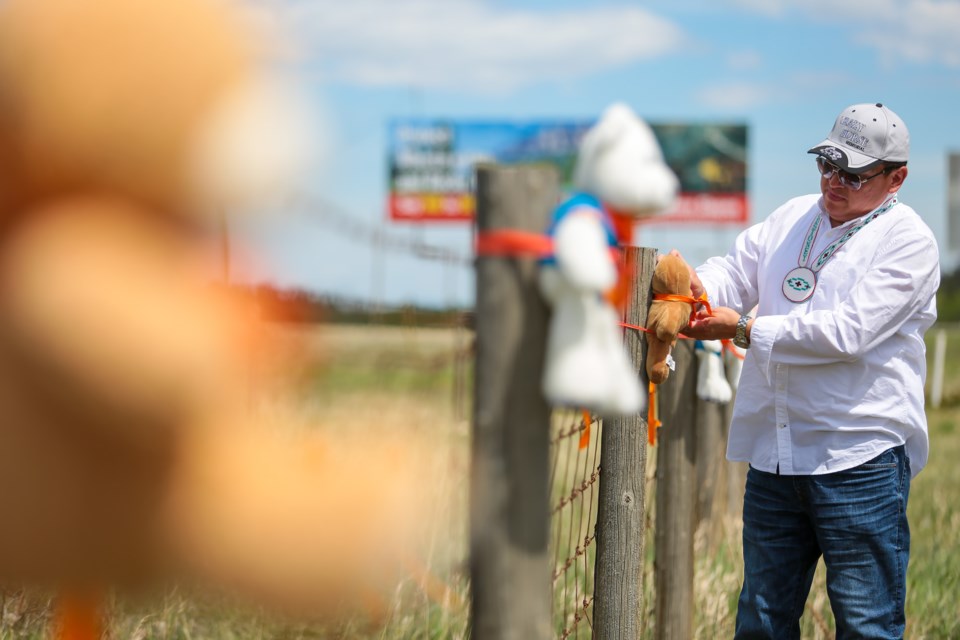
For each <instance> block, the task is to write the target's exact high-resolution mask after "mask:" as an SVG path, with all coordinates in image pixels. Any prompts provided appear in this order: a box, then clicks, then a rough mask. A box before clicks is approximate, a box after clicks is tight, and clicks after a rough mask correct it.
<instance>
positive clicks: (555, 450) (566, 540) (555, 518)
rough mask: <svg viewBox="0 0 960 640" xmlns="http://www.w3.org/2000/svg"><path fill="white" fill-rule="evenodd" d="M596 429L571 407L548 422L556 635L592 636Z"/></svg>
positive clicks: (597, 460) (597, 473)
mask: <svg viewBox="0 0 960 640" xmlns="http://www.w3.org/2000/svg"><path fill="white" fill-rule="evenodd" d="M601 429H602V422H601V421H600V420H598V419H594V418H591V417H590V416H589V415H586V414H581V413H577V412H574V411H570V410H556V411H554V413H553V416H552V420H551V437H550V448H551V466H550V491H551V496H552V500H553V504H552V507H551V514H550V527H551V531H550V547H551V548H550V552H551V557H552V558H553V603H554V604H553V609H554V615H553V618H554V625H555V628H556V631H557V637H558V638H561V639H566V638H570V637H573V638H590V637H591V636H592V630H593V612H592V604H593V602H594V592H593V586H594V562H595V558H596V550H597V545H596V539H597V533H596V523H597V506H598V499H597V492H598V489H599V486H600V441H601Z"/></svg>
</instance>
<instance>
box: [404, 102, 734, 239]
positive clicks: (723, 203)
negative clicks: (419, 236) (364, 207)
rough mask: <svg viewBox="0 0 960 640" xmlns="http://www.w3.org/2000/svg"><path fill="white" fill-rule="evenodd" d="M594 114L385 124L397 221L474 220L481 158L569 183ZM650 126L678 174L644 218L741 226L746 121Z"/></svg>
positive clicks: (424, 120) (658, 221)
mask: <svg viewBox="0 0 960 640" xmlns="http://www.w3.org/2000/svg"><path fill="white" fill-rule="evenodd" d="M593 124H594V121H579V122H543V121H537V122H482V121H461V120H443V119H426V118H410V119H401V120H394V121H392V122H391V123H390V124H389V130H388V145H389V147H388V167H389V202H388V205H387V208H388V211H389V215H390V218H391V219H392V220H398V221H399V220H405V221H411V222H439V221H460V220H472V219H473V215H474V207H475V203H474V197H473V179H474V177H473V173H474V171H473V169H474V166H475V165H476V164H477V163H479V162H496V163H499V164H519V163H542V162H548V163H551V164H553V165H555V166H556V167H557V168H558V169H559V171H560V175H561V180H562V182H563V184H564V186H565V187H566V188H567V189H571V185H570V181H571V177H572V173H573V166H574V162H575V161H576V156H577V148H578V146H579V143H580V139H581V138H582V137H583V135H584V134H585V133H586V132H587V130H588V129H589V128H590V127H591V126H592V125H593ZM650 126H651V128H652V129H653V132H654V134H655V135H656V137H657V140H658V141H659V142H660V146H661V148H662V149H663V154H664V158H665V159H666V161H667V164H669V165H670V167H671V168H672V169H673V171H674V172H675V173H676V174H677V177H678V178H679V179H680V191H681V194H680V198H679V199H678V201H677V204H676V205H675V206H674V208H673V209H671V210H670V211H668V212H666V213H664V214H663V215H660V216H657V217H655V218H650V219H648V220H646V221H645V223H647V224H661V223H675V222H684V223H686V222H692V223H715V224H736V225H743V224H745V223H746V222H747V221H748V219H749V210H748V204H747V194H746V191H747V127H746V125H743V124H724V123H719V124H716V123H714V124H711V123H691V124H672V123H671V124H657V123H651V125H650Z"/></svg>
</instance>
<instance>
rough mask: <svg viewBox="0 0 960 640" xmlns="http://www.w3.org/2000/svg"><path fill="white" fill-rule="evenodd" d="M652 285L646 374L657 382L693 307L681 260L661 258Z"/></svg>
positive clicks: (667, 369)
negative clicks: (652, 296)
mask: <svg viewBox="0 0 960 640" xmlns="http://www.w3.org/2000/svg"><path fill="white" fill-rule="evenodd" d="M652 288H653V294H654V300H653V304H651V305H650V312H649V314H648V315H647V363H646V364H647V377H648V378H649V379H650V382H652V383H654V384H660V383H662V382H663V381H664V380H666V379H667V377H668V376H669V375H670V368H671V367H670V365H669V362H668V361H669V358H670V350H671V349H672V348H673V345H674V344H675V343H676V341H677V334H679V333H680V330H681V329H683V328H684V327H685V326H687V323H688V322H689V321H690V314H691V312H692V310H693V304H692V301H693V298H692V295H693V293H692V291H691V288H690V271H689V270H688V268H687V264H686V263H685V262H684V261H683V259H682V258H680V257H679V256H674V255H665V256H663V257H661V258H660V260H659V262H657V266H656V269H655V270H654V272H653V284H652ZM660 296H665V297H660ZM672 296H676V297H672Z"/></svg>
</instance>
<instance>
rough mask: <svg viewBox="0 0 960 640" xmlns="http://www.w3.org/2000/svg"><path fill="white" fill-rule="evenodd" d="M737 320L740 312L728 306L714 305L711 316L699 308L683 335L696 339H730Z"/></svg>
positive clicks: (734, 330)
mask: <svg viewBox="0 0 960 640" xmlns="http://www.w3.org/2000/svg"><path fill="white" fill-rule="evenodd" d="M738 320H740V312H738V311H735V310H733V309H731V308H729V307H714V308H713V315H712V316H709V315H707V314H706V310H704V309H702V308H701V309H700V310H699V311H698V312H697V315H696V317H695V318H694V319H693V320H692V321H690V324H689V325H688V326H687V328H686V329H684V330H683V335H685V336H687V337H690V338H695V339H697V340H731V339H733V336H734V335H735V334H736V332H737V321H738Z"/></svg>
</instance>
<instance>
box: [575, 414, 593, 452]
mask: <svg viewBox="0 0 960 640" xmlns="http://www.w3.org/2000/svg"><path fill="white" fill-rule="evenodd" d="M582 412H583V431H582V432H580V443H579V445H578V448H580V449H586V448H587V447H589V446H590V425H591V424H593V421H592V420H591V419H590V412H589V411H587V410H586V409H582Z"/></svg>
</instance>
